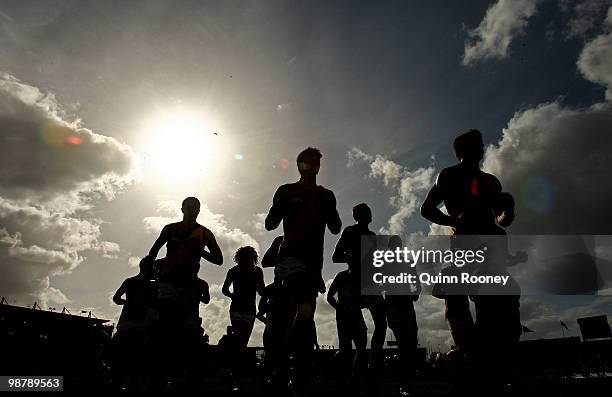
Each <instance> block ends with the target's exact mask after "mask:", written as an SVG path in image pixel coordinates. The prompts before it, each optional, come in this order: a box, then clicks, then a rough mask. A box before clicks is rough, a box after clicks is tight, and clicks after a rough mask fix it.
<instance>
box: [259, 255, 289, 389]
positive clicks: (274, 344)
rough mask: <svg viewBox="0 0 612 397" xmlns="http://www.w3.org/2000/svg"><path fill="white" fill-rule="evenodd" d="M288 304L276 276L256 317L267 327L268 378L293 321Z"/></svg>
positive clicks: (265, 357)
mask: <svg viewBox="0 0 612 397" xmlns="http://www.w3.org/2000/svg"><path fill="white" fill-rule="evenodd" d="M262 262H263V259H262ZM288 303H289V302H288V301H287V298H286V297H285V294H284V293H283V288H282V285H281V283H280V280H279V279H278V276H275V277H274V281H273V282H272V283H270V284H268V285H266V288H265V291H264V294H263V296H262V297H261V299H260V300H259V304H258V305H257V315H256V316H255V317H256V318H257V319H258V320H259V321H261V322H263V323H264V325H265V328H264V332H263V347H264V352H265V356H264V366H265V370H266V377H269V376H271V375H273V373H274V370H275V368H276V366H277V365H278V364H277V361H276V360H277V356H278V354H279V351H280V349H281V348H283V346H284V344H283V341H284V338H285V336H286V334H287V330H288V329H289V322H290V320H291V319H290V318H289V316H288V312H289V308H290V306H289V304H288Z"/></svg>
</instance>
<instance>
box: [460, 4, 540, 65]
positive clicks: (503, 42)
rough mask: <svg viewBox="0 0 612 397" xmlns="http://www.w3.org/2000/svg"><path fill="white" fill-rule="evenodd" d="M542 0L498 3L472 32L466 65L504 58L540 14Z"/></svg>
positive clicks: (465, 56) (466, 46) (468, 42)
mask: <svg viewBox="0 0 612 397" xmlns="http://www.w3.org/2000/svg"><path fill="white" fill-rule="evenodd" d="M537 2H538V0H498V1H497V2H496V3H495V4H493V5H492V6H490V7H489V9H488V10H487V13H486V15H485V17H484V19H483V20H482V22H480V25H478V27H476V28H475V29H473V30H471V31H469V32H468V36H469V38H468V40H467V42H466V43H465V50H464V55H463V64H464V65H466V66H469V65H474V64H476V63H478V62H480V61H484V60H487V59H504V58H506V57H507V56H508V54H509V48H510V44H511V43H512V40H513V39H514V38H515V37H517V36H519V35H521V34H523V33H524V30H525V27H526V26H527V22H528V19H529V18H531V17H532V16H533V15H535V13H536V8H537V7H536V6H537Z"/></svg>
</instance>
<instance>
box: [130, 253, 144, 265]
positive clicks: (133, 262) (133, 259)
mask: <svg viewBox="0 0 612 397" xmlns="http://www.w3.org/2000/svg"><path fill="white" fill-rule="evenodd" d="M141 260H142V258H141V257H139V256H130V257H129V258H128V266H129V267H138V266H140V261H141Z"/></svg>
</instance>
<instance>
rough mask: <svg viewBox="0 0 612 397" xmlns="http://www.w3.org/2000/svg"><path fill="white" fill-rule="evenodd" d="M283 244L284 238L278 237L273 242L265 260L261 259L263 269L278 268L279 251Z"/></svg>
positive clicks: (264, 257)
mask: <svg viewBox="0 0 612 397" xmlns="http://www.w3.org/2000/svg"><path fill="white" fill-rule="evenodd" d="M282 243H283V236H278V237H276V238H275V239H274V241H272V244H271V245H270V248H268V249H267V250H266V253H265V254H264V256H263V258H261V266H262V267H274V266H276V260H277V259H278V251H279V250H280V246H281V244H282Z"/></svg>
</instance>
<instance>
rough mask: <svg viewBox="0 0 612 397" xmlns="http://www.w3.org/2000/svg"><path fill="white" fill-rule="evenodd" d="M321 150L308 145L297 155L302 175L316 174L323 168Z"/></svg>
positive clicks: (311, 175)
mask: <svg viewBox="0 0 612 397" xmlns="http://www.w3.org/2000/svg"><path fill="white" fill-rule="evenodd" d="M321 157H323V155H322V154H321V151H319V149H316V148H313V147H308V148H306V149H304V150H302V151H301V152H300V154H298V156H297V167H298V170H299V171H300V175H302V176H310V177H313V176H316V175H317V174H318V173H319V168H321Z"/></svg>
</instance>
